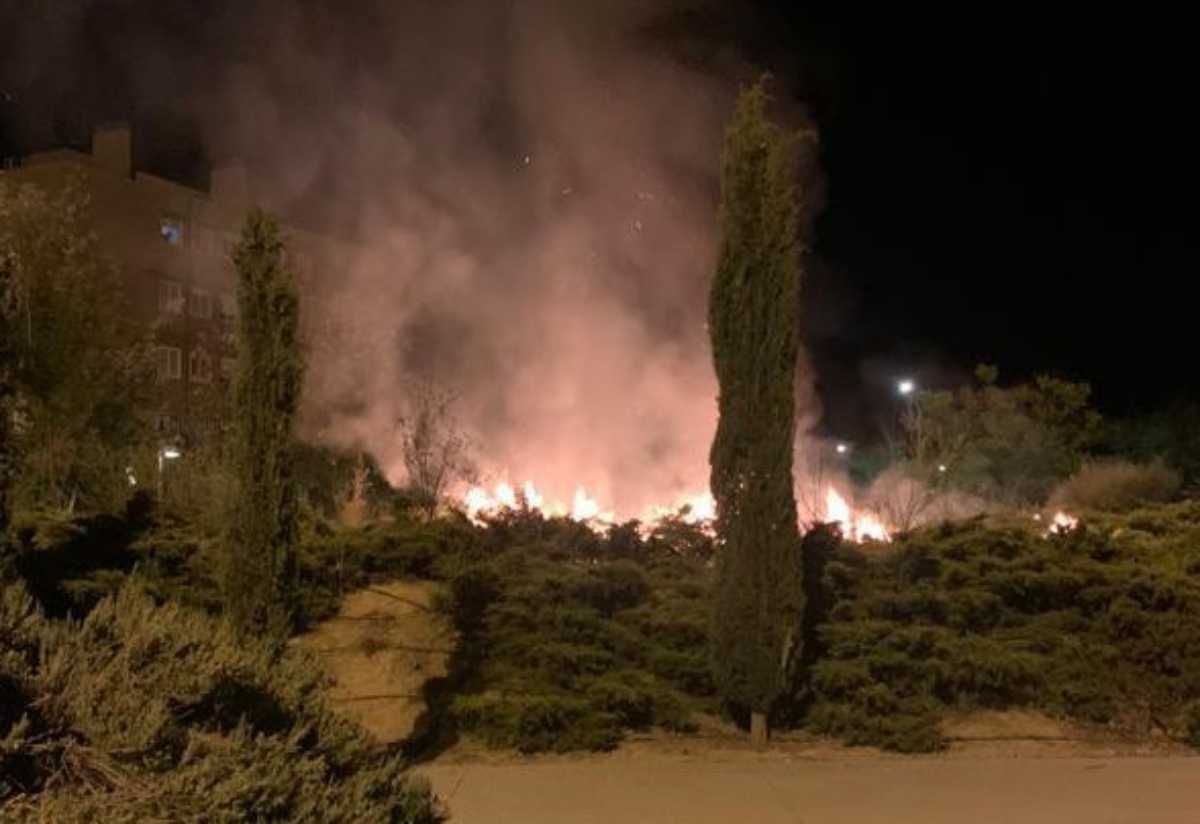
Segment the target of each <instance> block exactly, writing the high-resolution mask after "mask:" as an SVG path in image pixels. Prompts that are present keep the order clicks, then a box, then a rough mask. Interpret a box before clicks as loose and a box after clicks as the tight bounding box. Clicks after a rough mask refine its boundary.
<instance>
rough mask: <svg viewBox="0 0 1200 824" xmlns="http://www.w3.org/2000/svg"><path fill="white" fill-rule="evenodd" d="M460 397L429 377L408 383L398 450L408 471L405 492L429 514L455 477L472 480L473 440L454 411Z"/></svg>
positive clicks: (397, 427) (473, 467) (430, 516)
mask: <svg viewBox="0 0 1200 824" xmlns="http://www.w3.org/2000/svg"><path fill="white" fill-rule="evenodd" d="M456 401H457V396H455V394H454V393H453V392H451V391H450V390H448V389H446V388H444V387H442V386H439V385H438V384H437V383H435V382H434V381H432V380H429V379H418V380H414V381H411V382H410V383H409V395H408V398H407V401H406V404H405V409H404V411H403V412H402V414H401V415H400V417H399V419H398V420H397V421H396V431H397V433H398V435H399V438H400V454H401V456H402V457H403V458H404V468H405V469H406V470H407V472H408V482H407V489H406V490H405V492H406V493H407V495H408V497H409V498H410V500H411V501H412V503H413V504H414V505H415V506H416V507H417V509H418V510H420V511H421V512H423V513H424V514H425V516H426V517H427V518H432V517H433V516H434V514H435V513H436V512H437V507H438V504H439V503H440V502H441V500H442V496H443V495H445V493H446V490H447V489H448V488H449V486H450V485H451V484H452V483H454V482H455V481H471V480H473V479H474V477H475V464H474V461H473V460H472V459H471V448H472V442H471V438H470V436H469V435H467V433H466V432H465V431H464V429H463V427H462V425H461V424H460V423H459V421H458V418H457V417H456V416H455V414H454V404H455V402H456Z"/></svg>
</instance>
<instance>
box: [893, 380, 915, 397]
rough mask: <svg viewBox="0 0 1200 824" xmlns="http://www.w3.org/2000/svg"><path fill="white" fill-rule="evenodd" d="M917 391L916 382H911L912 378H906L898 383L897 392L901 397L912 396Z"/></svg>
mask: <svg viewBox="0 0 1200 824" xmlns="http://www.w3.org/2000/svg"><path fill="white" fill-rule="evenodd" d="M916 389H917V384H916V382H915V381H913V380H911V379H910V378H904V379H903V380H900V381H897V382H896V391H897V392H899V393H900V394H901V395H904V396H908V395H911V394H912V393H913V392H915V391H916Z"/></svg>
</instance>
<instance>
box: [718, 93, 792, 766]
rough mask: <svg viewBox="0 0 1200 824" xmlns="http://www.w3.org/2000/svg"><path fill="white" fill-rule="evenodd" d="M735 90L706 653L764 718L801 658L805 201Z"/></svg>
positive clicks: (781, 137) (762, 724)
mask: <svg viewBox="0 0 1200 824" xmlns="http://www.w3.org/2000/svg"><path fill="white" fill-rule="evenodd" d="M766 106H767V94H766V91H765V89H764V86H763V84H762V83H761V82H760V83H759V84H757V85H755V86H753V87H752V88H750V89H747V90H745V91H743V93H742V94H741V96H740V98H739V99H738V103H737V107H736V109H735V112H734V115H733V119H732V121H731V122H730V124H729V127H728V130H727V132H726V137H725V147H724V152H723V156H722V168H721V195H722V201H721V209H720V222H721V248H720V256H719V260H718V264H717V271H716V275H715V277H714V278H713V282H712V290H711V293H710V296H709V310H708V312H709V317H708V323H709V334H710V335H711V338H712V348H713V363H714V365H715V367H716V373H717V380H718V382H719V385H720V391H719V396H718V411H719V415H720V418H719V421H718V424H717V433H716V437H715V438H714V440H713V444H712V451H711V454H710V459H709V462H710V465H711V470H712V473H711V486H712V493H713V496H714V498H715V499H716V502H717V521H716V531H717V541H718V548H717V591H716V604H715V610H714V624H713V633H712V638H713V643H712V650H711V652H712V665H713V672H714V677H715V680H716V683H717V685H718V687H719V689H720V691H721V694H722V696H723V697H724V698H725V700H726V701H727V702H728V703H729V704H731V705H733V706H736V707H740V708H742V709H743V710H749V711H750V713H751V737H752V738H753V739H754V740H755V742H756V743H759V744H763V743H765V742H766V738H767V733H768V731H767V718H768V713H769V712H770V710H771V708H772V705H773V704H774V703H775V701H776V699H777V698H779V697H780V695H781V694H782V693H783V692H784V691H785V690H786V689H787V687H788V684H789V681H790V676H791V672H792V670H793V668H794V666H795V663H796V660H797V658H798V655H797V653H798V648H799V646H800V635H799V633H800V621H801V616H802V611H803V593H802V591H801V569H800V562H799V553H798V549H797V547H798V540H799V536H798V534H797V527H796V501H795V499H794V497H793V496H794V492H793V478H792V459H793V456H792V448H793V441H794V439H795V390H794V386H795V373H796V360H797V356H798V351H799V337H798V332H797V316H798V309H799V306H798V299H799V287H800V283H799V281H800V254H801V251H802V240H801V220H800V216H801V203H800V200H799V197H798V195H799V192H798V187H797V183H796V181H797V178H798V165H797V159H798V152H797V148H798V146H797V143H798V141H797V136H795V135H791V134H788V133H785V132H784V131H783V130H782V129H780V128H779V127H777V126H776V125H774V124H772V123H771V122H770V121H769V120H768V118H767V115H766Z"/></svg>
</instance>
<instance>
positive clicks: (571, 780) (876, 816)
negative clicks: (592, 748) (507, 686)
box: [422, 757, 1200, 824]
mask: <svg viewBox="0 0 1200 824" xmlns="http://www.w3.org/2000/svg"><path fill="white" fill-rule="evenodd" d="M422 772H424V773H425V774H426V775H428V776H429V777H430V779H431V780H432V782H433V785H434V789H435V791H436V792H438V794H439V795H441V796H442V797H443V798H448V799H449V803H450V808H451V814H452V816H453V818H452V821H453V822H458V823H459V824H729V822H745V823H746V824H850V822H853V824H885V822H886V824H1001V822H1003V824H1074V822H1080V824H1200V758H1186V757H1116V758H1092V757H1053V758H1003V757H1000V758H912V759H894V758H878V759H867V758H863V759H847V760H802V759H778V758H776V759H770V758H764V759H759V760H755V759H747V758H743V759H731V760H716V761H708V760H692V759H680V758H666V757H651V758H647V759H628V758H619V757H608V758H606V757H596V758H589V759H582V760H578V761H563V760H559V761H544V762H539V761H530V762H518V763H505V764H495V765H491V764H471V763H464V764H433V765H430V766H427V767H425V768H423V769H422Z"/></svg>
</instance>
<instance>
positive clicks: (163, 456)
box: [158, 446, 183, 500]
mask: <svg viewBox="0 0 1200 824" xmlns="http://www.w3.org/2000/svg"><path fill="white" fill-rule="evenodd" d="M182 456H183V453H182V452H180V451H179V447H177V446H164V447H163V448H162V449H160V450H158V497H159V499H160V500H161V499H162V496H163V461H173V460H176V459H177V458H180V457H182Z"/></svg>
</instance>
